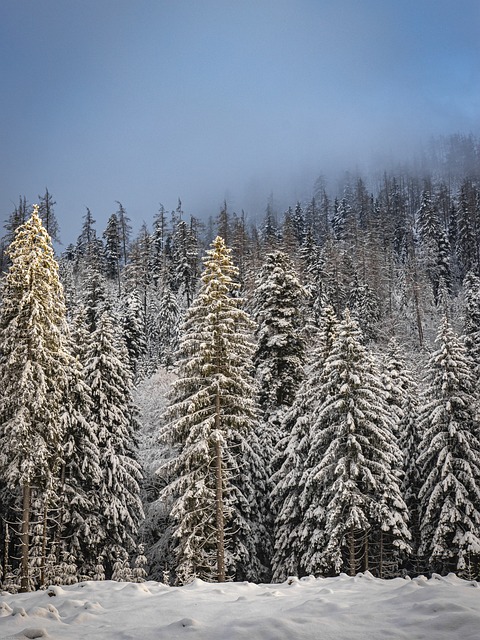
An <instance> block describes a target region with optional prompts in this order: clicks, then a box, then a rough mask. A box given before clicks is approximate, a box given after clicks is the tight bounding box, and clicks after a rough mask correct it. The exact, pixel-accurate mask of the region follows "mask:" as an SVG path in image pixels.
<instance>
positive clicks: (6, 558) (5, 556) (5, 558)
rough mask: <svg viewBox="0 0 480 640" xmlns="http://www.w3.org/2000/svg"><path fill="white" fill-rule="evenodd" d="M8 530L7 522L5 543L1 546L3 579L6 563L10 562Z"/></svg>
mask: <svg viewBox="0 0 480 640" xmlns="http://www.w3.org/2000/svg"><path fill="white" fill-rule="evenodd" d="M9 561H10V531H9V529H8V524H6V523H5V543H4V547H3V579H4V580H5V578H6V576H7V571H8V565H9V564H10V562H9Z"/></svg>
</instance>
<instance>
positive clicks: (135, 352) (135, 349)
mask: <svg viewBox="0 0 480 640" xmlns="http://www.w3.org/2000/svg"><path fill="white" fill-rule="evenodd" d="M122 333H123V339H124V341H125V345H126V347H127V352H128V361H129V365H130V370H131V372H132V375H133V379H134V381H135V382H137V381H138V380H139V378H140V377H141V374H142V370H141V369H142V367H141V362H140V361H141V358H142V357H143V356H144V355H145V351H146V346H147V345H146V340H145V313H144V309H143V304H142V301H141V299H140V294H139V293H138V291H137V290H136V289H131V290H130V291H129V292H128V293H127V295H126V296H125V297H124V300H123V305H122Z"/></svg>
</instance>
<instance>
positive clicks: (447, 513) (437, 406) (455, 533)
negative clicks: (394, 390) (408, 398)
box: [418, 319, 480, 575]
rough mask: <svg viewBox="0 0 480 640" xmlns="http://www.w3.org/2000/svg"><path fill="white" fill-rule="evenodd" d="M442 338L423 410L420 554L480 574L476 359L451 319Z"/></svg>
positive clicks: (433, 563) (438, 566) (444, 566)
mask: <svg viewBox="0 0 480 640" xmlns="http://www.w3.org/2000/svg"><path fill="white" fill-rule="evenodd" d="M437 342H438V347H439V348H438V350H437V351H435V352H434V353H433V354H432V356H431V357H430V360H429V362H428V365H427V371H426V374H427V387H426V389H425V392H424V395H423V397H422V405H421V409H420V415H419V419H420V427H421V429H422V432H423V438H422V442H421V445H420V455H419V457H418V464H419V465H420V468H421V473H422V479H423V485H422V488H421V490H420V493H419V499H420V509H421V517H420V534H421V546H420V553H421V554H423V555H425V556H426V557H428V558H429V563H430V567H431V569H432V570H433V571H437V572H439V573H443V572H448V571H458V572H459V573H460V574H462V573H463V572H466V571H467V569H468V568H469V565H471V564H472V563H473V564H475V565H476V567H477V569H476V572H475V573H476V575H479V574H478V562H479V559H480V510H479V504H480V440H479V433H480V424H479V421H478V413H477V400H476V397H475V393H474V389H475V386H474V385H475V380H474V377H473V375H472V363H471V361H470V359H469V358H468V356H467V354H466V351H465V347H464V345H463V344H462V342H461V341H460V340H459V338H458V337H457V336H456V335H455V333H454V332H453V330H452V328H451V327H450V325H449V323H448V321H447V320H446V319H444V321H443V324H442V326H441V328H440V331H439V333H438V337H437ZM470 569H471V567H470Z"/></svg>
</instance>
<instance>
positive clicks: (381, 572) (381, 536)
mask: <svg viewBox="0 0 480 640" xmlns="http://www.w3.org/2000/svg"><path fill="white" fill-rule="evenodd" d="M378 577H379V578H383V531H380V558H379V561H378Z"/></svg>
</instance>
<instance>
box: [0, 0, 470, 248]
mask: <svg viewBox="0 0 480 640" xmlns="http://www.w3.org/2000/svg"><path fill="white" fill-rule="evenodd" d="M0 18H1V21H0V33H1V36H2V37H1V41H2V45H1V46H2V56H1V62H0V68H1V71H2V78H3V90H4V96H5V99H4V100H3V101H2V104H1V106H0V113H1V122H2V124H1V130H2V162H1V165H0V187H1V188H0V216H1V219H2V224H3V223H4V222H5V220H6V218H7V217H8V215H9V214H10V213H11V212H12V211H13V209H14V207H15V205H16V204H17V203H18V197H19V196H23V195H25V196H26V197H27V200H28V201H29V202H30V203H33V202H35V201H36V200H37V196H38V195H39V194H43V193H44V191H45V188H46V187H48V189H49V191H50V192H51V193H52V194H53V197H54V199H55V200H56V202H57V205H56V208H55V211H56V214H57V217H58V220H59V223H60V228H61V233H60V236H61V238H62V240H63V242H64V244H66V243H68V242H72V241H74V240H75V239H76V237H77V235H78V234H79V232H80V227H81V224H82V217H83V216H84V214H85V208H86V207H89V208H90V209H91V211H92V214H93V216H94V218H95V219H96V220H97V229H98V230H99V232H101V231H103V229H104V227H105V224H106V220H107V219H108V217H109V216H110V214H111V213H113V212H114V211H115V210H116V208H117V205H116V201H120V202H122V204H123V205H124V206H125V208H126V210H127V212H128V215H129V216H130V218H131V219H132V221H133V223H134V225H135V229H138V228H139V226H140V224H141V223H142V221H146V222H147V223H150V222H151V220H152V218H153V216H154V214H155V213H156V212H157V211H158V208H159V205H160V203H162V204H163V205H164V206H165V208H166V209H167V210H172V209H175V208H176V206H177V201H178V198H181V200H182V204H183V209H184V211H185V212H186V214H187V215H189V214H192V215H195V216H198V217H201V218H203V219H205V218H206V217H208V215H213V216H215V215H217V214H218V212H219V210H220V207H221V204H222V202H223V201H224V200H226V201H227V203H228V205H229V208H230V209H231V211H237V212H240V211H241V210H242V209H243V210H245V212H246V213H247V215H249V216H250V217H254V216H256V215H258V214H261V213H262V212H263V211H264V210H265V207H266V204H267V200H268V198H269V197H270V195H271V194H273V197H274V200H275V201H276V202H278V205H279V207H280V208H281V207H283V206H284V205H285V203H286V202H288V203H289V204H291V203H293V202H295V200H297V199H304V198H307V197H309V196H310V195H311V192H312V190H313V183H314V181H315V179H316V178H317V177H318V176H319V175H321V174H322V175H326V176H327V177H328V178H329V179H330V180H335V176H336V175H337V174H338V173H339V172H343V171H347V170H349V171H354V172H355V171H358V172H359V173H360V175H361V174H368V173H369V172H370V170H371V169H372V167H378V168H380V167H381V166H382V162H383V163H384V164H385V165H388V164H390V165H393V164H395V162H401V161H404V160H408V159H409V158H411V157H412V154H413V153H414V152H415V151H416V149H417V147H418V146H419V145H425V144H427V143H428V140H429V138H430V137H432V136H441V135H449V134H454V133H463V134H468V133H470V132H471V133H473V134H474V135H478V133H479V131H480V119H479V114H480V41H479V38H478V33H480V5H479V3H478V2H476V1H473V0H460V1H457V2H455V3H454V2H447V1H445V0H423V1H422V2H421V3H419V2H418V1H417V2H413V0H404V2H402V3H398V2H394V1H393V0H383V1H382V0H364V1H363V2H362V3H358V2H355V1H354V0H340V1H339V2H336V3H330V2H327V1H326V0H317V1H315V0H295V1H293V0H271V1H267V0H257V1H255V2H253V1H251V0H243V1H242V2H241V3H239V2H234V1H233V0H223V1H221V0H217V1H214V0H203V1H202V2H201V3H200V2H196V1H194V0H178V1H175V2H173V1H163V0H158V1H155V0H139V1H137V2H133V1H129V0H95V1H93V0H84V1H82V2H81V3H78V2H74V0H63V1H62V2H59V1H58V0H43V1H42V2H41V3H39V2H38V1H36V0H22V2H18V1H17V0H4V1H3V2H2V3H1V5H0ZM386 168H388V167H386Z"/></svg>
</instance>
